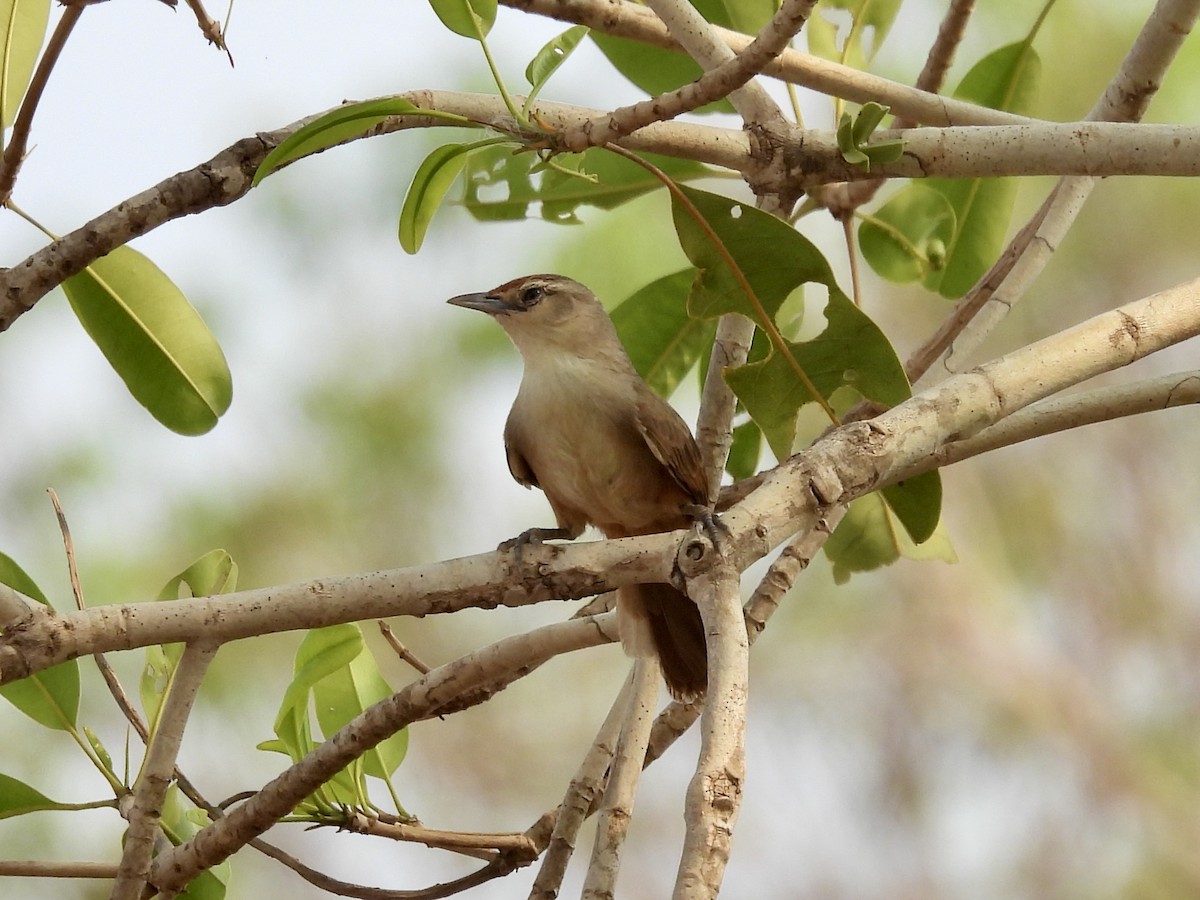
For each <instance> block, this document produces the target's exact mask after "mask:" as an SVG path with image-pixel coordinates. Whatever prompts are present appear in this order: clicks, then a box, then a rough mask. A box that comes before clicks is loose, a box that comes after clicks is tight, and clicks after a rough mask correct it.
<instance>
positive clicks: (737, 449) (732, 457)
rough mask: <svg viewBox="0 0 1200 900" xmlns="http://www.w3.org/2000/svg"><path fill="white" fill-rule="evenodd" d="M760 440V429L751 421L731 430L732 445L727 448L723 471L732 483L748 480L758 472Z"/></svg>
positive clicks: (761, 436)
mask: <svg viewBox="0 0 1200 900" xmlns="http://www.w3.org/2000/svg"><path fill="white" fill-rule="evenodd" d="M762 438H763V433H762V429H761V428H759V427H758V423H757V422H755V421H754V420H753V419H751V420H750V421H748V422H743V423H742V424H741V425H738V426H736V427H735V428H734V429H733V443H732V444H731V445H730V447H729V459H727V460H726V461H725V471H726V472H728V473H729V474H730V475H731V476H732V477H733V480H734V481H741V480H742V479H743V478H749V477H750V476H751V475H753V474H754V473H755V472H757V471H758V460H759V459H760V457H761V456H762Z"/></svg>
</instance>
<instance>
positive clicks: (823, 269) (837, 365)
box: [672, 186, 936, 532]
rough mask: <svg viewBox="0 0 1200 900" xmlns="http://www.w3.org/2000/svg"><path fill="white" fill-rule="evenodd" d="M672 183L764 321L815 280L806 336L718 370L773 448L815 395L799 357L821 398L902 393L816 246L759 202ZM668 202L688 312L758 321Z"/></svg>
mask: <svg viewBox="0 0 1200 900" xmlns="http://www.w3.org/2000/svg"><path fill="white" fill-rule="evenodd" d="M680 191H681V193H683V194H684V196H686V197H687V198H688V199H689V200H690V201H691V202H692V204H694V206H695V207H696V209H697V211H698V212H699V213H700V215H701V216H702V218H703V219H704V221H705V222H706V223H708V225H709V227H710V228H711V229H712V230H713V232H715V234H716V236H717V239H718V240H719V241H720V243H721V244H722V245H723V246H724V248H725V249H726V251H727V252H728V253H729V254H730V256H732V257H733V260H734V262H735V263H736V264H737V267H738V268H739V269H740V270H741V272H742V273H743V275H744V276H745V277H746V279H747V281H748V282H749V285H750V287H751V289H752V290H753V292H754V295H755V296H756V297H757V298H758V301H759V303H760V304H761V305H762V307H763V313H765V314H766V316H768V317H769V318H770V319H771V321H772V322H776V321H777V320H778V318H779V317H780V313H781V310H784V309H785V307H784V303H785V301H787V300H788V298H789V297H791V296H792V295H793V292H794V291H796V290H797V289H798V288H799V287H800V286H801V285H806V284H807V285H812V286H813V288H823V293H824V294H825V306H824V309H823V311H822V312H823V315H824V318H825V328H824V330H822V331H821V332H820V333H819V334H818V335H817V336H816V337H814V338H812V339H811V340H807V341H789V340H785V341H784V346H782V347H774V346H773V347H770V349H769V353H768V354H767V355H766V356H765V357H761V358H759V357H755V361H753V362H750V363H748V364H746V365H744V366H741V367H739V368H737V369H734V370H732V371H730V372H727V373H726V375H725V380H726V381H727V382H728V383H729V386H730V387H731V388H732V389H733V392H734V393H735V394H736V395H737V397H738V400H740V401H741V403H742V405H743V406H744V407H745V409H746V411H747V412H748V413H749V414H750V416H751V418H753V419H754V421H755V422H756V423H757V424H758V425H759V427H760V428H761V429H762V432H763V435H764V436H765V437H766V439H767V442H768V444H769V445H770V447H771V450H772V452H774V453H775V455H776V457H778V458H779V459H784V458H786V457H787V456H790V455H791V453H792V450H793V445H794V443H795V439H796V417H797V415H798V414H799V411H800V408H801V407H802V406H803V405H804V404H806V403H810V402H814V401H815V399H816V398H815V397H814V396H813V395H812V393H811V391H810V390H809V388H808V386H807V385H806V384H805V382H804V379H802V378H801V377H800V376H799V375H798V373H797V372H796V368H797V367H799V368H800V369H801V370H802V371H803V373H804V374H805V375H806V376H807V378H808V380H809V381H810V382H811V383H812V385H813V386H814V387H815V388H816V390H817V392H818V393H820V394H821V396H822V397H823V398H825V400H826V401H827V402H829V401H830V398H831V397H832V396H833V394H834V392H835V391H845V390H846V389H852V390H853V391H856V392H857V393H858V394H859V395H861V396H863V397H867V398H869V399H871V400H874V401H875V402H877V403H882V404H883V405H885V406H894V405H896V404H897V403H901V402H903V401H904V400H906V399H908V397H909V396H910V393H911V392H910V389H909V385H908V379H907V378H906V377H905V375H904V367H903V366H902V365H901V364H900V360H899V359H898V358H897V357H896V354H895V351H894V350H893V349H892V347H891V344H889V343H888V340H887V338H886V337H885V336H884V334H883V332H882V331H880V330H879V327H878V326H877V325H875V323H874V322H872V321H871V319H870V318H869V317H868V316H867V315H866V313H864V312H863V311H862V310H861V309H859V308H858V307H857V306H855V305H854V303H853V302H851V300H850V298H849V297H847V296H846V295H845V293H843V292H842V290H841V288H839V287H838V285H837V281H836V280H835V279H834V277H833V271H832V269H831V268H830V266H829V263H828V262H827V261H826V260H825V258H824V257H823V256H822V255H821V253H820V251H818V250H817V248H816V247H814V246H813V245H812V244H811V243H809V242H808V241H807V240H806V239H805V238H804V237H802V236H801V235H800V234H799V233H798V232H796V230H795V229H793V228H791V227H790V226H789V225H787V224H786V223H784V222H782V221H780V220H779V219H777V218H775V217H774V216H771V215H768V214H767V213H764V212H763V211H762V210H759V209H755V208H754V207H752V206H748V205H746V204H744V203H739V202H737V201H734V200H730V199H729V198H727V197H721V196H718V195H716V194H709V193H707V192H705V191H700V190H696V189H695V188H691V187H686V186H683V187H681V188H680ZM672 204H673V215H674V219H675V229H676V232H677V234H678V235H679V243H680V246H682V247H683V251H684V253H686V254H687V256H688V259H690V260H691V261H692V263H693V264H694V265H695V266H696V268H697V269H699V270H700V271H699V275H698V276H697V278H696V280H695V282H694V283H693V286H692V293H691V297H690V299H689V309H690V311H691V313H692V314H693V315H699V316H717V315H722V314H724V313H740V314H741V315H744V316H747V317H749V318H750V319H752V320H753V321H754V322H755V323H756V324H758V325H760V326H761V325H762V324H763V318H762V313H760V312H759V311H758V310H757V309H756V308H755V306H754V304H752V303H751V302H750V300H749V298H748V297H747V296H746V293H745V291H744V289H743V287H742V285H741V283H740V282H739V281H738V279H737V278H736V277H735V276H734V272H733V270H732V269H731V268H730V266H729V263H728V262H727V261H726V259H725V258H724V256H723V255H722V254H721V253H720V252H719V250H718V248H717V247H716V246H715V245H714V243H713V241H712V238H711V237H710V236H709V235H708V234H707V233H706V232H705V230H704V229H703V228H701V227H700V226H699V224H698V223H697V222H696V221H695V219H694V218H693V217H692V215H691V214H690V212H689V211H688V210H687V209H686V207H685V205H684V204H683V203H681V202H679V200H678V198H674V197H673V198H672ZM820 293H822V291H820V290H815V289H808V290H806V291H805V295H804V296H805V301H806V303H807V304H808V306H809V308H808V310H806V313H805V315H806V317H807V318H808V319H810V320H811V316H812V314H813V313H814V310H813V307H814V305H815V303H816V302H817V300H818V299H819V298H818V296H817V295H818V294H820ZM792 314H793V313H790V312H789V313H788V315H792ZM929 497H930V495H928V494H927V495H926V498H927V499H929ZM905 514H906V515H911V516H913V517H914V521H913V522H912V523H911V527H912V528H913V530H914V531H917V532H919V531H920V530H921V529H922V528H924V527H925V522H926V519H927V516H928V515H930V512H929V510H928V509H926V508H925V507H924V506H922V505H920V504H918V503H913V504H912V505H911V506H910V508H908V509H906V511H905ZM934 515H936V513H934Z"/></svg>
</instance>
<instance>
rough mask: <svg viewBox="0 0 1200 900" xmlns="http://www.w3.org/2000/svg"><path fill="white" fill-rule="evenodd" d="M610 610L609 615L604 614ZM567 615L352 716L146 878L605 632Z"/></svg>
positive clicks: (256, 826) (195, 868)
mask: <svg viewBox="0 0 1200 900" xmlns="http://www.w3.org/2000/svg"><path fill="white" fill-rule="evenodd" d="M606 615H607V616H609V617H611V615H612V614H606ZM603 618H604V617H598V618H589V619H574V620H571V621H569V622H561V623H558V624H555V625H548V626H545V627H543V628H539V629H536V630H535V631H532V632H530V633H528V634H521V635H516V636H514V637H509V638H505V639H504V640H501V641H497V642H496V643H494V644H491V645H489V646H487V647H484V648H482V649H480V650H477V651H475V652H474V653H471V654H468V655H467V656H465V657H463V658H462V659H459V660H455V661H454V662H452V663H447V664H446V665H444V666H439V667H438V668H436V669H434V670H433V671H432V672H430V673H429V674H428V675H426V676H424V677H423V678H421V679H419V680H417V681H415V682H413V683H412V684H409V685H407V686H406V687H404V688H402V689H400V690H399V691H397V692H396V693H395V694H393V695H391V696H390V697H388V698H386V699H384V700H381V701H380V702H379V703H376V704H375V705H374V706H372V707H370V708H369V709H367V710H366V711H365V712H363V713H362V715H360V716H357V717H355V719H354V720H353V721H351V722H350V723H349V724H347V725H346V726H345V727H344V728H342V729H340V730H339V731H337V732H336V733H335V734H333V735H332V736H331V737H330V738H329V739H328V740H327V741H325V742H324V743H323V744H321V745H320V746H318V747H317V748H316V749H315V750H313V752H312V753H310V754H309V755H308V756H306V757H305V758H304V759H302V760H300V761H299V762H298V763H296V764H295V765H293V766H291V767H290V768H288V769H287V770H286V771H285V772H283V773H282V774H281V775H279V776H277V777H276V778H274V779H273V780H272V781H270V782H269V783H268V784H266V785H265V786H264V787H263V788H262V790H260V791H259V792H258V793H257V794H255V795H254V796H253V797H251V798H250V799H249V800H247V801H246V802H245V803H243V804H241V805H240V806H238V807H237V808H235V809H233V810H232V811H230V812H229V813H228V814H227V815H226V816H224V817H223V818H220V819H218V820H217V821H215V822H213V823H212V824H211V825H209V826H207V827H206V828H204V829H203V830H201V831H200V832H199V833H198V834H196V836H195V837H193V838H192V839H191V840H190V841H188V842H187V843H185V844H181V845H180V846H178V847H175V848H173V849H172V850H170V851H168V852H166V853H164V854H161V855H159V856H158V857H157V859H155V861H154V867H153V870H152V873H151V877H150V882H151V884H153V885H154V886H155V887H156V888H158V890H160V891H163V892H169V891H175V890H179V889H180V888H181V887H183V885H185V884H187V882H189V881H191V880H192V879H193V878H195V877H196V875H198V874H199V873H200V872H202V871H204V870H206V869H209V868H211V867H212V866H215V865H217V864H218V863H220V862H222V861H224V860H225V859H227V858H228V857H229V856H231V855H232V854H233V853H234V852H236V851H237V850H238V849H240V848H241V847H242V846H244V845H245V844H246V843H247V842H248V841H249V840H250V839H251V838H254V837H257V836H258V835H260V834H262V833H263V832H264V831H266V830H267V829H268V828H270V827H271V826H272V825H273V824H274V823H275V822H277V821H278V820H279V819H281V818H282V817H283V816H286V815H287V814H288V813H290V812H291V811H292V810H293V809H294V808H295V807H296V805H297V804H298V803H300V802H301V801H302V800H303V799H304V798H305V797H307V796H308V795H309V794H311V793H312V792H313V791H314V790H316V788H317V787H319V786H320V785H322V784H324V783H325V782H326V781H328V780H329V779H330V778H332V777H333V776H334V775H335V774H337V773H338V772H339V771H341V770H342V769H343V768H345V767H346V766H347V765H348V764H349V763H350V762H352V761H353V760H355V759H357V758H358V757H359V756H361V755H362V754H363V753H365V752H366V751H367V750H370V749H371V748H372V747H374V746H376V745H377V744H379V742H380V741H383V740H386V739H387V738H389V737H391V736H392V735H393V734H395V733H396V732H398V731H399V730H400V729H402V728H405V727H406V726H408V725H410V724H412V723H413V722H416V721H419V720H421V719H424V718H428V717H429V716H432V715H436V713H437V711H438V709H440V708H441V707H442V706H444V705H445V704H447V703H449V702H451V701H453V700H454V699H455V698H456V697H458V696H459V695H461V694H463V693H465V692H468V691H470V690H472V689H474V688H476V687H478V686H479V685H481V684H483V683H485V682H486V681H488V680H489V679H495V678H498V677H501V676H503V675H504V674H505V673H506V672H508V671H510V670H512V669H514V668H521V667H525V666H529V665H531V664H540V663H541V662H544V661H545V660H547V659H549V658H550V657H552V656H556V655H558V654H559V653H565V652H569V651H571V650H578V649H581V648H583V647H593V646H596V645H597V644H602V643H606V642H607V641H609V640H611V638H610V637H609V636H608V635H607V634H606V633H605V632H604V630H602V628H601V627H600V624H601V623H600V621H599V620H600V619H603Z"/></svg>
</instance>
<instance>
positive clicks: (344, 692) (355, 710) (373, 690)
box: [313, 649, 408, 778]
mask: <svg viewBox="0 0 1200 900" xmlns="http://www.w3.org/2000/svg"><path fill="white" fill-rule="evenodd" d="M391 695H392V689H391V687H389V686H388V683H387V682H386V681H385V680H384V678H383V675H381V674H380V672H379V667H378V665H376V663H375V658H374V657H373V656H372V655H371V654H370V653H369V652H366V651H365V649H364V652H362V653H360V654H359V655H358V656H356V657H355V658H354V659H353V660H351V662H350V664H349V665H348V666H342V667H341V668H339V669H337V670H336V671H334V672H332V673H330V674H329V675H326V676H325V677H324V678H322V679H321V680H320V681H318V682H317V683H316V684H315V685H313V702H314V705H315V706H316V711H317V723H318V724H319V725H320V726H321V733H322V734H323V735H324V736H325V737H326V739H328V738H330V737H332V736H333V735H334V733H336V732H337V730H338V729H340V728H342V727H343V726H345V725H346V724H348V723H349V722H350V721H351V720H352V719H354V718H355V717H356V716H359V715H362V713H363V712H364V711H365V710H366V709H367V707H369V706H372V705H374V704H375V703H378V702H379V701H380V700H383V699H384V698H386V697H390V696H391ZM407 752H408V729H404V730H403V731H399V732H397V733H396V734H394V735H392V736H391V737H390V738H388V739H387V740H385V741H383V742H382V743H380V744H378V745H377V746H376V747H374V748H373V749H372V750H370V751H368V752H367V753H366V754H365V755H364V756H363V757H362V761H363V764H364V770H365V772H366V774H367V775H371V776H373V777H375V778H386V777H387V776H389V775H391V774H392V772H394V771H396V768H397V767H398V766H399V765H400V763H401V762H403V761H404V756H405V754H406V753H407Z"/></svg>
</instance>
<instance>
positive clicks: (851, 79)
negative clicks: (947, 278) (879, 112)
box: [501, 0, 1034, 125]
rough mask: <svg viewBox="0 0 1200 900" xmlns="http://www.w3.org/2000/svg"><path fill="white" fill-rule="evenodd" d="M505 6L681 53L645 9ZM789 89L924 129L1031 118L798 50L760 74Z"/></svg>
mask: <svg viewBox="0 0 1200 900" xmlns="http://www.w3.org/2000/svg"><path fill="white" fill-rule="evenodd" d="M501 2H502V3H503V4H504V5H505V6H511V7H513V8H514V9H521V10H524V11H526V12H531V13H537V14H538V15H543V16H548V17H550V18H554V19H559V20H561V21H564V22H574V23H577V24H580V25H587V26H588V27H589V28H593V29H595V30H596V31H602V32H604V33H605V34H611V35H613V36H614V37H623V38H629V39H630V40H635V41H641V42H642V43H645V44H649V45H651V46H655V47H663V48H666V49H670V50H679V49H681V48H680V47H679V45H678V44H676V43H675V41H674V40H672V38H671V35H670V34H669V33H668V31H667V29H666V26H664V25H663V23H662V22H661V21H660V20H659V19H658V17H657V16H655V15H654V14H653V12H651V11H650V10H648V9H646V8H645V7H643V6H640V5H638V4H636V3H630V2H628V0H606V2H604V3H595V2H590V0H501ZM710 27H712V29H713V31H714V32H715V33H716V34H717V35H719V36H720V37H721V39H722V40H723V41H724V42H725V43H726V44H728V45H729V47H730V49H732V50H733V51H734V52H735V53H740V52H742V51H743V50H745V49H746V47H747V46H749V44H750V38H749V37H748V36H746V35H744V34H742V33H741V32H737V31H730V30H728V29H726V28H718V27H716V26H710ZM762 72H763V74H765V75H771V76H773V77H775V78H779V79H780V80H782V81H786V82H789V83H791V84H798V85H802V86H803V87H807V88H810V89H812V90H814V91H818V92H820V93H823V94H829V95H831V96H834V97H841V98H842V99H844V100H850V101H852V102H854V103H866V102H868V101H872V100H873V101H875V102H877V103H882V104H884V105H886V106H889V107H890V108H891V110H892V112H893V113H894V114H896V115H898V116H904V117H905V118H906V119H909V120H912V121H915V122H922V123H924V124H926V125H1019V124H1029V123H1030V122H1033V121H1034V120H1033V119H1029V118H1028V117H1026V116H1018V115H1014V114H1013V113H1006V112H1003V111H1001V110H997V109H989V108H987V107H983V106H976V105H974V104H972V103H964V102H963V101H961V100H955V99H953V98H951V97H942V96H939V95H937V94H931V93H928V92H926V91H921V90H917V89H916V88H913V87H909V86H908V85H906V84H900V83H899V82H895V81H889V80H888V79H886V78H880V77H879V76H877V75H871V74H870V73H867V72H860V71H859V70H858V69H853V68H851V67H850V66H843V65H839V64H837V63H833V62H828V61H826V60H823V59H820V58H819V57H816V56H810V55H809V54H807V53H801V52H800V51H798V50H791V49H785V50H784V51H783V52H782V53H780V54H779V55H778V56H777V57H776V58H775V59H774V60H772V61H771V62H769V63H768V64H767V65H766V66H764V67H763V69H762Z"/></svg>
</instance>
